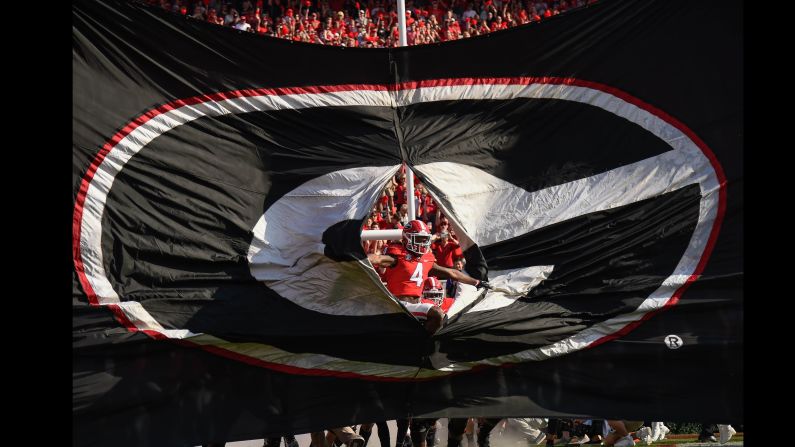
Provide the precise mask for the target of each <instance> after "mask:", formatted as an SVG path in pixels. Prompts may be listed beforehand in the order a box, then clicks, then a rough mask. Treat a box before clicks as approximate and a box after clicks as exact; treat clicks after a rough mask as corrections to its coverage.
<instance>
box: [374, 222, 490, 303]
mask: <svg viewBox="0 0 795 447" xmlns="http://www.w3.org/2000/svg"><path fill="white" fill-rule="evenodd" d="M402 242H403V243H402V245H397V244H393V245H390V246H389V248H387V251H386V254H384V255H379V254H370V255H367V258H368V259H369V260H370V262H371V263H372V264H373V266H374V267H386V273H385V274H384V280H385V281H386V284H387V285H386V287H387V289H389V291H390V292H392V294H393V295H395V297H396V298H397V299H399V300H401V301H407V302H410V303H418V302H419V301H420V297H421V296H422V286H423V284H424V283H425V280H426V279H427V278H428V275H429V274H433V275H434V276H437V277H439V278H443V279H447V278H451V279H454V280H456V281H459V282H462V283H464V284H469V285H472V286H475V287H477V288H478V289H480V288H483V287H485V288H487V289H490V288H491V286H490V285H489V283H488V282H486V281H479V280H477V279H475V278H472V277H470V276H467V275H466V274H464V273H463V272H459V271H458V270H453V269H450V268H447V267H442V266H440V265H438V264H436V258H434V256H433V254H432V253H431V232H430V231H429V230H428V226H427V225H425V223H424V222H422V221H420V220H412V221H409V222H408V223H407V224H406V226H405V227H404V228H403V239H402Z"/></svg>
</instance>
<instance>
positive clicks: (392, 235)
mask: <svg viewBox="0 0 795 447" xmlns="http://www.w3.org/2000/svg"><path fill="white" fill-rule="evenodd" d="M402 237H403V230H362V240H363V241H399V240H400V238H402Z"/></svg>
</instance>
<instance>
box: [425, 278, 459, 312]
mask: <svg viewBox="0 0 795 447" xmlns="http://www.w3.org/2000/svg"><path fill="white" fill-rule="evenodd" d="M444 295H445V291H444V286H443V285H442V283H441V282H440V281H439V280H438V279H436V277H435V276H429V277H428V279H426V280H425V285H423V287H422V302H423V303H429V304H433V305H434V306H438V307H440V308H441V309H442V312H444V313H445V314H446V313H447V311H448V310H450V307H451V306H452V305H453V303H455V299H454V298H447V297H445V296H444Z"/></svg>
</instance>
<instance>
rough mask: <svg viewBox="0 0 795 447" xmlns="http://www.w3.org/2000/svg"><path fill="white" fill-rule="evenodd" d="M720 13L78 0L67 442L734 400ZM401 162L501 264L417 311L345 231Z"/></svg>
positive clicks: (727, 108)
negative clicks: (423, 12)
mask: <svg viewBox="0 0 795 447" xmlns="http://www.w3.org/2000/svg"><path fill="white" fill-rule="evenodd" d="M741 17H742V10H741V8H740V6H739V5H736V4H731V2H730V3H726V2H719V1H704V2H686V1H657V2H646V1H644V2H640V1H621V2H619V1H604V2H599V3H597V4H595V5H591V6H589V7H587V8H583V9H581V10H579V11H573V12H571V13H568V14H564V15H561V16H556V17H554V18H552V19H550V20H546V21H543V22H540V23H534V24H531V25H528V26H523V27H518V28H513V29H510V30H507V31H504V32H499V33H494V34H489V35H487V36H484V37H478V38H471V39H465V40H460V41H455V42H448V43H444V44H438V45H427V46H418V47H411V48H399V49H356V48H334V47H325V46H319V45H312V44H302V43H292V42H289V41H285V40H280V39H271V38H264V37H260V36H256V35H253V34H249V33H240V32H237V31H234V30H231V29H224V28H221V27H217V26H215V25H210V24H208V23H203V22H199V21H195V20H191V19H186V18H184V17H180V16H177V15H171V14H169V13H166V12H163V11H160V10H156V9H151V8H148V7H146V6H141V5H137V4H131V3H125V2H118V3H116V2H90V1H80V2H77V3H76V4H74V6H73V77H74V81H73V96H74V104H73V112H74V114H73V129H74V130H73V132H74V136H73V160H74V163H73V178H74V182H73V191H74V215H73V216H74V219H73V222H72V228H73V256H74V267H75V269H74V285H73V340H74V342H73V346H74V349H73V352H74V370H73V408H74V424H75V433H74V441H75V442H76V443H77V444H79V445H111V444H112V445H195V444H199V443H202V442H208V441H223V440H225V441H232V440H240V439H252V438H258V437H263V436H266V435H278V434H282V433H305V432H308V431H310V430H318V429H323V428H328V427H337V426H342V425H349V424H353V423H363V422H372V421H377V420H385V419H392V418H398V417H405V416H407V415H415V416H495V417H496V416H555V415H582V416H596V417H603V418H624V419H646V420H672V419H679V420H704V421H714V422H730V421H735V420H738V419H741V418H742V416H743V412H742V404H743V401H742V336H743V333H742V323H743V321H742V310H743V307H742V300H743V293H742V278H743V265H742V249H743V241H742V188H741V186H742V179H743V169H742V164H741V160H742V140H741V134H742V102H743V99H742V89H741V84H742V70H741V64H742V20H741ZM404 162H405V163H407V164H408V166H409V167H411V168H412V169H413V170H414V172H415V173H416V174H417V176H418V177H419V178H420V179H421V180H422V182H423V184H424V185H426V187H427V188H428V190H429V191H430V192H431V194H432V195H433V196H434V197H435V198H436V199H437V200H438V202H439V204H440V206H441V207H442V208H443V210H444V213H445V215H447V216H449V218H450V220H451V222H452V225H453V226H454V228H455V229H456V232H457V233H458V234H459V236H460V241H461V246H462V248H463V249H464V253H465V257H466V259H467V267H466V269H467V272H468V274H470V275H472V276H474V277H476V278H478V279H481V280H488V281H489V282H490V283H491V284H492V285H493V286H494V289H493V290H491V291H488V292H484V291H478V290H476V289H475V288H474V287H472V288H469V289H468V288H467V287H463V288H462V291H461V294H460V296H459V298H458V299H457V301H456V305H455V306H454V307H453V308H452V309H451V313H450V318H449V323H448V324H447V325H446V326H445V327H444V328H442V329H441V330H440V331H439V332H437V333H436V334H434V335H433V336H429V335H427V334H426V333H425V332H424V330H423V329H422V326H420V325H419V324H418V323H417V321H416V320H415V319H414V317H412V316H411V314H410V313H408V312H407V311H406V310H405V309H404V308H403V307H401V306H400V304H398V302H397V301H396V300H395V299H394V297H392V296H391V295H390V294H389V292H388V291H387V290H386V289H385V288H384V287H383V285H382V284H381V282H380V280H379V279H378V277H377V275H376V273H375V271H374V270H373V269H372V267H371V266H370V265H369V263H368V262H367V260H366V257H365V254H364V251H363V249H362V247H361V244H360V243H359V237H360V230H361V225H362V222H363V220H364V219H365V218H366V216H367V215H368V214H369V212H370V209H371V208H372V205H373V203H374V202H375V201H376V200H377V199H378V197H379V196H380V194H381V191H382V190H383V188H384V186H385V184H386V183H387V181H388V180H389V178H390V177H391V176H393V175H394V174H395V173H396V172H397V170H398V169H399V168H400V165H401V163H404Z"/></svg>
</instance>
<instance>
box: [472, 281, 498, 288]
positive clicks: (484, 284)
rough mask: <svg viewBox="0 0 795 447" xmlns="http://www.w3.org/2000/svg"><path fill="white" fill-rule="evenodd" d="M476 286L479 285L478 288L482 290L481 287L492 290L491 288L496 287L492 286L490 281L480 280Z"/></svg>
mask: <svg viewBox="0 0 795 447" xmlns="http://www.w3.org/2000/svg"><path fill="white" fill-rule="evenodd" d="M475 287H477V288H478V290H480V289H486V290H491V289H493V288H494V287H492V286H491V284H489V282H488V281H478V285H477V286H475Z"/></svg>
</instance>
